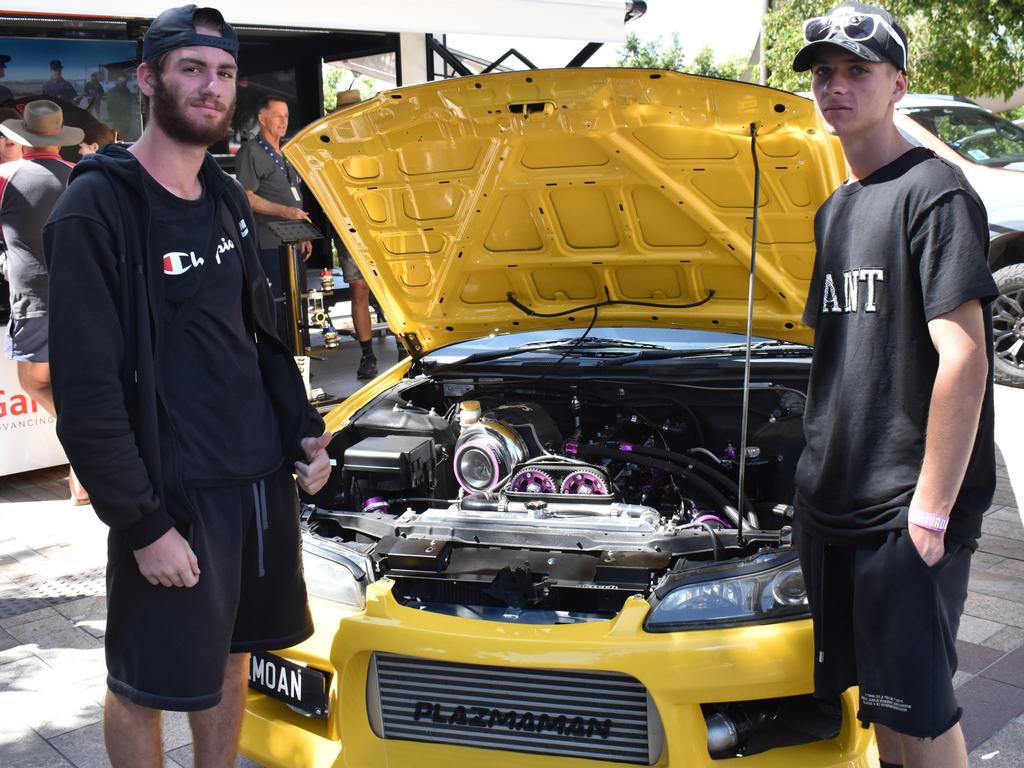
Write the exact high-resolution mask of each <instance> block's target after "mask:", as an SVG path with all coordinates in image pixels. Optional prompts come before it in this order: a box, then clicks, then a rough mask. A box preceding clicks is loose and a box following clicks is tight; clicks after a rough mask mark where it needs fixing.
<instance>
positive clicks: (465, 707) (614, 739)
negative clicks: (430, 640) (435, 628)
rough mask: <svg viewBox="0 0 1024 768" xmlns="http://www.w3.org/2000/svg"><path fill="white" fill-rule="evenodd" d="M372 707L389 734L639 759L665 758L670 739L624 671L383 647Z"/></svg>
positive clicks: (370, 691) (371, 688) (380, 728)
mask: <svg viewBox="0 0 1024 768" xmlns="http://www.w3.org/2000/svg"><path fill="white" fill-rule="evenodd" d="M367 710H368V712H369V715H370V723H371V726H372V728H373V731H374V733H376V734H377V736H379V737H380V738H383V739H403V740H408V741H424V742H432V743H437V744H457V745H461V746H466V747H479V748H483V749H500V750H505V751H511V752H527V753H530V754H540V755H563V756H571V757H577V758H589V759H593V760H608V761H614V762H620V763H631V764H634V765H652V764H653V763H655V762H657V760H658V758H659V756H660V754H661V749H662V743H663V741H664V736H663V733H662V729H661V722H660V720H659V718H658V714H657V710H656V709H655V708H654V706H653V703H652V702H651V699H650V696H648V694H647V691H646V689H645V688H644V687H643V685H641V684H640V682H639V681H638V680H636V679H634V678H632V677H630V676H628V675H623V674H619V673H616V672H587V671H576V670H556V669H519V668H510V667H487V666H479V665H474V664H453V663H451V662H443V661H431V660H429V659H421V658H416V657H412V656H399V655H396V654H391V653H375V654H374V655H373V658H372V660H371V662H370V671H369V678H368V680H367Z"/></svg>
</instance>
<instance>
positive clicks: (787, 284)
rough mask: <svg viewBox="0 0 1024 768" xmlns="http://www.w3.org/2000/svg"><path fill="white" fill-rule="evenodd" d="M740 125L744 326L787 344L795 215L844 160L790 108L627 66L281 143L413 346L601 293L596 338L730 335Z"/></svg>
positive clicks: (458, 95)
mask: <svg viewBox="0 0 1024 768" xmlns="http://www.w3.org/2000/svg"><path fill="white" fill-rule="evenodd" d="M752 129H753V130H754V131H756V136H757V138H756V143H757V157H758V166H759V168H760V173H761V177H760V178H761V184H760V196H759V201H758V202H759V209H758V210H759V215H758V225H757V249H756V253H757V279H756V285H755V290H754V303H755V317H754V333H755V334H757V335H760V336H766V337H770V338H778V339H786V340H791V341H797V342H802V343H806V342H808V341H810V339H811V331H810V329H809V328H807V327H806V326H803V325H802V324H801V323H800V318H801V315H802V312H803V300H804V296H805V295H806V293H807V285H808V282H809V280H810V272H811V265H812V262H813V256H814V248H813V239H814V238H813V226H812V225H813V220H814V214H815V211H816V210H817V208H818V206H819V205H820V204H821V202H822V201H823V200H824V199H825V197H826V196H827V195H828V194H829V193H830V192H831V191H832V190H833V189H834V188H835V187H836V185H837V184H838V183H839V181H840V180H841V179H842V178H843V173H844V170H843V169H844V164H843V161H842V155H841V154H840V153H839V150H838V146H837V143H836V142H834V141H833V140H831V139H830V138H829V137H828V135H827V134H826V133H825V132H824V131H822V130H821V128H820V125H819V123H818V118H817V114H816V112H815V109H814V105H813V103H812V102H811V101H809V100H807V99H804V98H801V97H799V96H795V95H793V94H790V93H785V92H783V91H777V90H774V89H771V88H764V87H760V86H755V85H751V84H749V83H740V82H735V81H730V80H717V79H714V78H704V77H696V76H692V75H683V74H680V73H678V72H661V71H651V70H638V69H596V68H581V69H576V70H540V71H531V72H515V73H505V74H499V75H488V76H485V77H460V78H454V79H452V80H447V81H443V82H434V83H427V84H424V85H417V86H411V87H408V88H401V89H398V90H395V91H389V92H385V93H382V94H379V95H377V96H376V97H374V98H372V99H370V100H368V101H366V102H364V103H362V104H359V105H358V106H355V107H350V108H348V109H345V110H342V111H341V112H338V113H335V114H332V115H329V116H327V117H325V118H323V119H321V120H318V121H316V122H314V123H311V124H310V125H309V126H307V127H306V128H304V129H303V130H302V131H300V132H299V133H298V134H297V135H296V136H295V137H294V138H293V139H292V140H291V141H290V142H289V143H288V145H287V146H286V147H285V150H284V151H285V154H286V155H287V156H288V158H289V160H291V161H292V162H293V163H294V164H295V166H296V168H297V169H298V170H299V173H300V174H301V175H302V177H303V180H304V181H305V182H306V184H307V185H308V186H309V188H310V189H311V190H312V192H313V194H314V195H315V196H316V198H317V200H318V201H319V202H320V204H321V206H322V207H323V209H324V211H325V212H326V213H327V214H328V217H329V218H330V220H331V223H332V224H333V226H334V228H335V230H336V231H337V232H338V233H339V234H340V236H341V238H342V240H344V243H345V245H346V247H347V248H348V250H349V252H350V253H351V254H352V256H353V258H354V259H355V261H356V262H357V264H358V265H359V267H360V270H361V272H362V274H363V276H364V277H365V278H366V281H367V283H368V284H369V286H370V289H371V290H372V291H373V293H374V295H375V296H376V297H377V298H378V300H379V301H380V304H381V306H382V308H383V310H384V313H385V315H386V316H387V318H388V322H389V325H390V327H391V329H392V331H394V332H395V333H396V334H397V335H399V336H401V337H402V338H404V339H405V340H406V343H407V345H408V346H409V347H410V348H411V351H412V352H413V354H421V353H423V352H428V351H430V350H433V349H436V348H438V347H441V346H444V345H446V344H450V343H452V342H455V341H460V340H465V339H471V338H479V337H481V336H486V335H488V334H490V333H494V332H510V331H513V330H516V331H528V330H537V329H540V328H548V327H550V326H551V317H550V316H551V314H552V313H558V312H565V311H566V310H571V309H572V308H574V307H579V306H581V305H586V304H589V303H597V302H603V301H605V300H612V301H619V302H623V303H621V304H615V305H609V306H605V307H604V308H602V310H601V312H600V314H599V316H598V318H597V323H596V324H597V326H607V325H617V326H641V325H648V324H650V323H651V321H652V318H655V322H656V323H657V324H659V325H666V326H679V327H688V328H707V329H714V330H721V331H734V332H742V331H743V329H744V328H745V324H746V317H747V285H748V279H747V276H748V272H749V269H750V261H751V253H752V250H753V249H752V246H751V237H752V235H753V224H752V218H751V212H752V207H753V200H754V194H753V191H754V190H753V187H754V174H755V166H754V162H753V157H752V153H751V131H752ZM510 296H511V297H514V298H515V300H516V301H518V302H519V303H520V304H521V305H523V306H525V307H528V308H529V309H530V310H531V312H533V313H534V314H530V313H527V312H524V311H523V310H522V309H521V308H517V307H516V306H514V305H513V303H512V302H511V301H510V299H509V297H510ZM709 297H710V299H709ZM626 302H634V303H635V302H648V303H650V304H656V305H660V306H651V307H644V306H636V305H635V304H627V303H626ZM698 302H704V303H702V304H700V305H699V306H686V305H692V304H695V303H698ZM590 319H591V318H590V313H589V312H587V311H583V312H578V313H576V314H575V316H574V317H572V319H571V320H570V324H571V323H575V324H576V325H578V326H580V327H584V326H586V325H587V323H588V321H589V320H590Z"/></svg>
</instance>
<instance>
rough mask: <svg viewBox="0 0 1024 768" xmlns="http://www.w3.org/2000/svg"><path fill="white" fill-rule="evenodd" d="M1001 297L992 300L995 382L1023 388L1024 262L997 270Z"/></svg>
mask: <svg viewBox="0 0 1024 768" xmlns="http://www.w3.org/2000/svg"><path fill="white" fill-rule="evenodd" d="M992 277H994V278H995V281H996V286H997V287H998V288H999V297H998V298H997V299H996V300H995V301H994V302H992V338H993V345H994V348H995V360H994V365H993V370H994V374H995V381H996V384H1006V385H1008V386H1011V387H1020V388H1024V264H1011V265H1010V266H1008V267H1003V268H1002V269H1000V270H998V271H996V272H994V273H993V274H992Z"/></svg>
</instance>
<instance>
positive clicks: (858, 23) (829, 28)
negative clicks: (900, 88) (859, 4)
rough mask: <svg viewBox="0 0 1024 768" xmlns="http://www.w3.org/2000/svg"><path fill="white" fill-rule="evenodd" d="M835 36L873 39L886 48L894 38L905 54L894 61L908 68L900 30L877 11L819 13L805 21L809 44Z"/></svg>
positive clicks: (857, 41) (855, 39)
mask: <svg viewBox="0 0 1024 768" xmlns="http://www.w3.org/2000/svg"><path fill="white" fill-rule="evenodd" d="M836 35H842V36H843V37H845V38H846V39H847V40H852V41H853V42H855V43H863V42H865V41H867V40H872V41H874V42H875V43H876V44H877V45H879V46H880V47H881V48H882V49H883V50H884V49H885V47H886V45H887V44H888V43H889V41H893V42H895V43H896V44H897V45H898V46H899V48H900V52H901V53H902V58H901V60H900V61H899V62H893V63H895V64H896V65H897V66H899V68H900V69H903V70H905V69H906V68H907V46H906V45H904V44H903V38H902V37H901V36H900V34H899V32H897V31H896V30H895V29H893V26H892V24H891V23H889V21H887V20H886V19H885V18H883V17H882V16H879V15H878V14H877V13H858V12H856V11H853V12H849V11H848V12H846V13H843V14H839V13H833V14H831V15H830V16H816V17H815V18H813V19H807V20H806V21H804V40H805V41H806V42H808V43H817V42H820V41H823V40H828V39H830V38H832V37H835V36H836Z"/></svg>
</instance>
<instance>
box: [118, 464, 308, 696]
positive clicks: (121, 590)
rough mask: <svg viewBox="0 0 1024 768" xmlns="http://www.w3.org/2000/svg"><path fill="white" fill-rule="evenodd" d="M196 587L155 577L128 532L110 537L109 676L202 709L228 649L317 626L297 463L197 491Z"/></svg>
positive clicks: (291, 639) (127, 689)
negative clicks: (310, 601)
mask: <svg viewBox="0 0 1024 768" xmlns="http://www.w3.org/2000/svg"><path fill="white" fill-rule="evenodd" d="M188 493H189V495H190V498H191V500H192V503H193V505H194V506H195V508H196V509H197V510H198V513H197V517H196V520H195V522H194V523H193V524H192V526H191V530H190V531H189V530H182V535H185V536H187V537H188V538H189V539H190V542H191V545H192V549H193V551H194V552H195V554H196V557H197V559H198V560H199V569H200V574H199V582H198V583H197V584H196V585H195V586H194V587H188V588H184V587H163V586H155V587H154V586H153V585H152V584H150V583H149V582H148V581H146V580H145V579H144V578H143V577H142V575H141V574H140V573H139V568H138V564H137V563H136V561H135V555H134V553H133V552H132V549H131V546H130V545H129V543H128V541H127V538H126V537H125V536H124V535H123V534H121V533H119V532H117V531H111V532H110V536H109V538H108V544H107V557H108V562H107V629H106V637H105V641H106V657H107V672H108V674H107V686H108V687H109V688H110V690H111V691H113V692H114V693H117V694H120V695H122V696H125V697H126V698H128V699H130V700H131V701H133V702H135V703H136V704H140V705H142V706H145V707H152V708H154V709H167V710H176V711H184V712H190V711H197V710H202V709H208V708H210V707H212V706H215V705H216V704H217V703H218V702H219V701H220V698H221V687H222V685H223V682H224V667H225V664H226V663H227V658H228V654H229V653H243V652H249V651H266V650H273V649H277V648H287V647H289V646H291V645H294V644H295V643H298V642H301V641H302V640H305V639H306V638H307V637H309V636H310V635H311V634H312V632H313V622H312V619H311V618H310V614H309V607H308V605H307V602H306V585H305V582H304V581H303V578H302V553H301V541H300V538H299V507H298V498H297V496H296V492H295V483H294V480H293V479H292V474H291V469H290V467H287V466H285V467H282V468H281V469H279V470H278V471H277V472H275V473H274V474H272V475H270V476H269V477H267V478H265V479H264V480H262V481H258V482H256V483H246V484H245V485H239V486H228V487H218V488H196V489H190V490H189V491H188Z"/></svg>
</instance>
